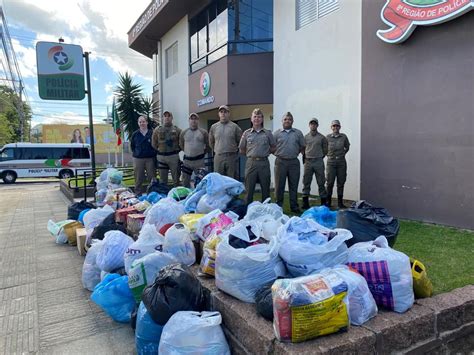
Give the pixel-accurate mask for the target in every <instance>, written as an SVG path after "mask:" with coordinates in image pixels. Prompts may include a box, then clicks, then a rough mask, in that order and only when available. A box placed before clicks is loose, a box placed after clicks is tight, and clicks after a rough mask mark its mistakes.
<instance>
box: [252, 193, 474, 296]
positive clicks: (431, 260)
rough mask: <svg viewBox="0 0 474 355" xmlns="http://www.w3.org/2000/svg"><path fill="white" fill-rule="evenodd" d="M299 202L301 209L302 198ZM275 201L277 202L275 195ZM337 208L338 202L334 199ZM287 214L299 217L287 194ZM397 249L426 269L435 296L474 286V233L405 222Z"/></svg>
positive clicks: (285, 208)
mask: <svg viewBox="0 0 474 355" xmlns="http://www.w3.org/2000/svg"><path fill="white" fill-rule="evenodd" d="M260 198H261V195H260V194H255V195H254V200H255V201H260ZM298 198H299V204H300V208H301V196H298ZM272 199H273V201H275V200H274V195H273V194H272ZM310 202H311V203H310V204H311V205H312V206H319V199H315V200H310ZM334 205H337V202H336V201H335V200H334V199H333V206H334ZM346 205H348V203H346ZM333 209H334V208H333ZM283 211H284V212H285V214H287V215H288V216H294V215H295V214H294V213H292V212H291V211H290V206H289V198H288V194H286V193H285V200H284V204H283ZM394 249H396V250H399V251H401V252H403V253H405V254H407V255H408V256H411V257H413V258H415V259H418V260H419V261H421V262H422V263H423V264H424V265H425V267H426V269H427V272H428V277H429V278H430V279H431V282H432V283H433V289H434V294H438V293H443V292H448V291H451V290H453V289H455V288H458V287H462V286H466V285H470V284H474V256H473V255H474V231H469V230H464V229H457V228H452V227H445V226H440V225H435V224H427V223H422V222H417V221H407V220H401V221H400V232H399V234H398V237H397V241H396V242H395V245H394Z"/></svg>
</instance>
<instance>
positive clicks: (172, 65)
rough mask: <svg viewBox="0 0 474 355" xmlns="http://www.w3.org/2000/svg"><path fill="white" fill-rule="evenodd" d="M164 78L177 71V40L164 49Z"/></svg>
mask: <svg viewBox="0 0 474 355" xmlns="http://www.w3.org/2000/svg"><path fill="white" fill-rule="evenodd" d="M165 56H166V78H169V77H170V76H171V75H173V74H176V73H177V72H178V42H175V43H173V44H172V45H171V46H170V47H169V48H168V49H166V54H165Z"/></svg>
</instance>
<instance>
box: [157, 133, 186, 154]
mask: <svg viewBox="0 0 474 355" xmlns="http://www.w3.org/2000/svg"><path fill="white" fill-rule="evenodd" d="M180 134H181V129H179V128H178V127H176V126H159V127H156V128H155V130H154V131H153V137H152V141H151V145H152V146H153V148H155V149H156V150H157V151H158V154H159V153H171V152H179V135H180Z"/></svg>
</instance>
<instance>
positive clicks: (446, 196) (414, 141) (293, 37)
mask: <svg viewBox="0 0 474 355" xmlns="http://www.w3.org/2000/svg"><path fill="white" fill-rule="evenodd" d="M473 8H474V5H473V4H472V2H470V1H468V0H312V1H309V0H274V1H271V0H232V1H221V0H214V1H211V0H208V1H207V0H202V1H192V0H180V1H177V0H155V1H153V2H152V3H151V4H150V5H149V7H148V8H147V9H146V10H145V12H144V13H143V14H142V16H141V17H140V18H139V19H138V20H137V22H136V23H135V25H134V26H133V27H132V29H131V30H130V32H129V46H130V47H131V48H133V49H135V50H136V51H138V52H140V53H142V54H144V55H146V56H148V57H152V58H154V67H155V75H154V77H155V89H154V97H155V100H157V101H159V102H160V106H161V108H162V109H164V110H169V111H172V112H173V113H174V114H175V121H176V122H177V123H178V125H180V126H182V127H185V126H187V116H188V113H189V112H193V111H194V112H198V113H199V114H200V117H201V126H202V127H203V128H208V127H209V126H210V125H211V124H212V123H214V122H215V121H216V120H217V107H218V106H219V105H221V104H228V105H230V106H231V111H232V119H233V120H235V121H236V122H237V123H238V124H239V125H240V126H241V127H242V128H247V127H249V126H250V122H249V117H250V112H251V110H252V108H254V107H256V106H260V107H262V108H263V110H264V112H265V113H266V117H265V126H266V128H268V129H271V130H275V129H277V128H279V127H280V126H281V116H282V115H283V114H284V113H285V112H287V111H291V112H292V113H293V115H294V117H295V123H294V126H295V127H296V128H299V129H301V130H302V131H303V132H304V133H305V132H307V131H308V121H309V119H310V118H312V117H317V118H318V119H319V122H320V127H319V130H320V131H321V132H322V133H325V134H328V133H329V132H330V122H331V121H332V120H334V119H339V120H340V121H341V123H342V130H341V131H342V132H344V133H345V134H347V136H348V137H349V140H350V142H351V149H350V151H349V153H348V155H347V162H348V179H347V183H346V190H345V197H346V198H349V199H353V200H358V199H366V200H368V201H370V202H371V203H373V204H374V205H378V206H383V207H386V208H387V209H389V211H390V212H391V213H392V214H394V215H396V216H399V217H403V218H409V219H416V220H424V221H429V222H436V223H442V224H448V225H454V226H459V227H465V228H471V229H472V228H474V219H473V218H472V212H471V211H470V206H471V205H472V204H473V202H474V141H473V140H474V138H473V136H474V123H473V121H474V118H473V116H474V60H473V58H474V42H473V41H472V39H473V38H474V11H470V10H471V9H473ZM427 25H430V26H427ZM435 25H436V26H435ZM313 191H317V188H316V186H315V185H314V186H313Z"/></svg>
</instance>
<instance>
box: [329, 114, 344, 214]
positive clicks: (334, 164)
mask: <svg viewBox="0 0 474 355" xmlns="http://www.w3.org/2000/svg"><path fill="white" fill-rule="evenodd" d="M331 129H332V133H331V134H328V135H327V136H326V138H327V140H328V161H327V193H328V206H331V198H332V190H333V188H334V182H335V180H336V179H337V205H338V207H339V208H346V206H344V203H343V198H344V184H345V182H346V177H347V163H346V154H347V152H348V151H349V146H350V144H349V139H348V138H347V136H346V135H345V134H344V133H340V132H339V130H340V129H341V123H340V122H339V120H334V121H332V122H331Z"/></svg>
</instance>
